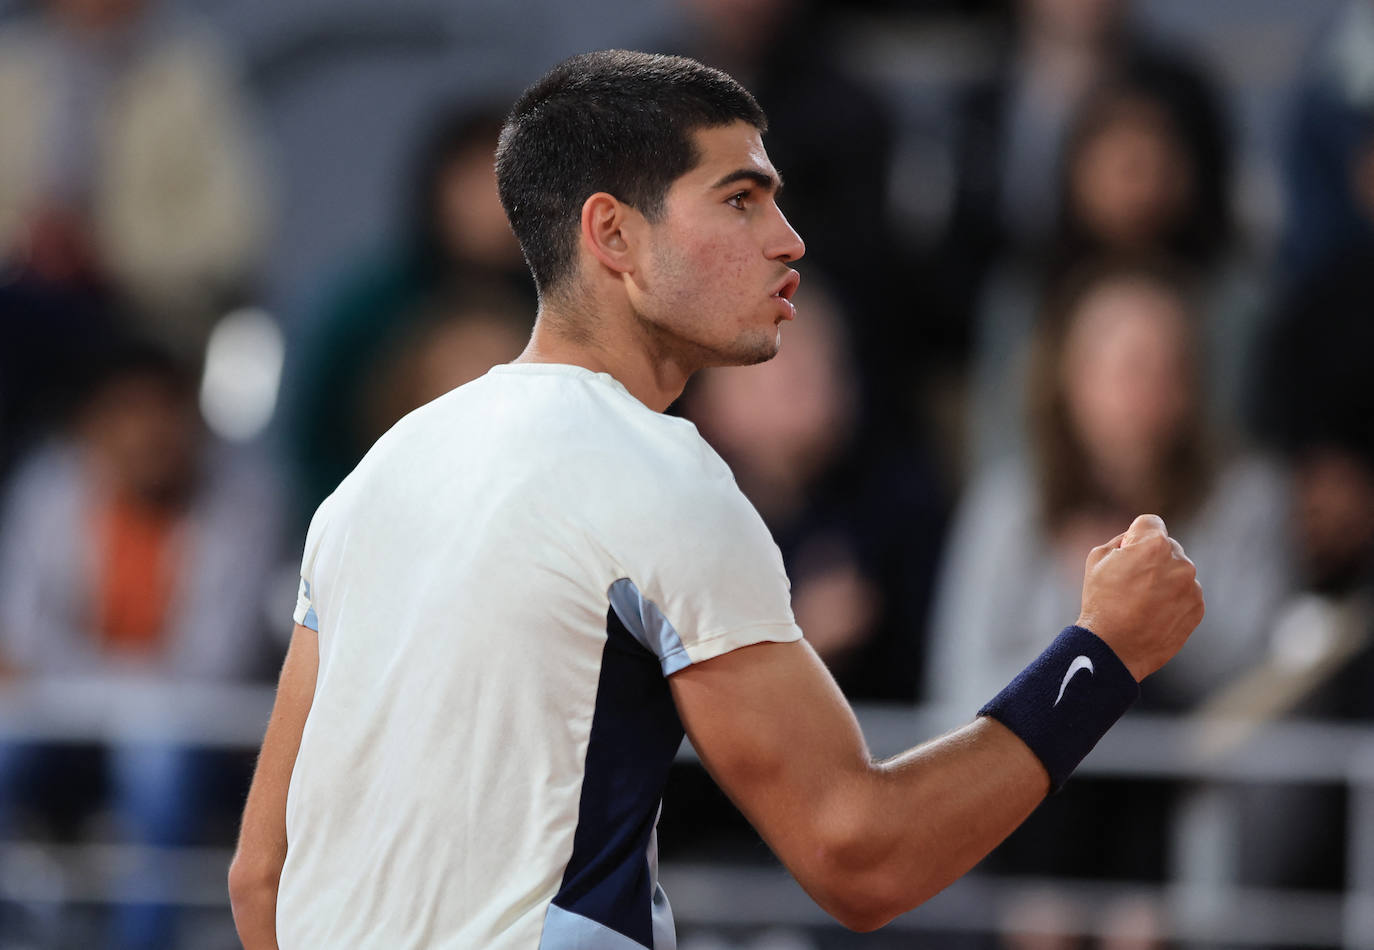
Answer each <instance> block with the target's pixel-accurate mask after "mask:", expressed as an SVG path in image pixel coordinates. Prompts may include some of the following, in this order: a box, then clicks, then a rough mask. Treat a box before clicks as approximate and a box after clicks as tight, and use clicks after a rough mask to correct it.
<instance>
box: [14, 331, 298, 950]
mask: <svg viewBox="0 0 1374 950" xmlns="http://www.w3.org/2000/svg"><path fill="white" fill-rule="evenodd" d="M280 529H281V525H280V505H279V504H278V502H277V497H276V490H275V478H274V475H273V473H271V472H267V471H264V470H261V469H260V468H258V467H257V466H255V465H253V464H251V463H249V462H248V461H246V460H245V459H243V458H240V457H238V456H236V455H235V454H234V453H232V452H231V451H230V450H228V449H226V448H224V447H222V446H218V445H216V444H213V443H211V442H210V441H209V440H208V437H207V436H206V434H205V432H204V431H203V428H202V426H201V423H200V420H199V416H198V414H197V410H196V402H195V388H194V383H193V377H191V376H189V375H188V374H187V372H186V371H185V370H184V369H183V368H182V366H181V365H180V364H179V363H178V362H177V361H176V360H175V359H174V358H173V357H171V356H170V355H168V354H167V353H166V352H165V351H164V350H162V349H161V348H159V347H156V346H153V345H148V344H142V343H128V344H124V345H121V346H118V347H116V348H114V349H113V350H112V351H110V352H109V353H107V354H106V358H105V361H104V363H103V365H101V366H100V367H99V368H98V369H97V370H96V371H95V373H94V378H93V380H92V381H91V383H90V385H89V388H88V390H87V394H86V397H85V398H84V399H83V400H82V402H81V404H80V408H79V410H78V412H77V414H76V417H75V419H74V421H73V424H72V425H71V427H70V429H69V430H67V431H65V432H63V433H61V434H59V435H58V436H57V437H55V438H54V439H52V440H51V441H50V442H49V443H47V444H45V445H43V446H41V447H39V448H38V449H36V450H35V451H34V452H33V453H32V454H31V455H30V456H29V457H28V458H27V459H25V460H24V461H23V462H21V464H20V465H19V466H18V467H17V469H16V472H15V474H14V477H13V480H12V483H11V484H10V485H9V487H8V491H7V493H6V497H5V503H4V507H3V520H2V521H0V662H3V665H4V668H5V670H6V673H7V676H8V678H10V679H11V680H12V681H17V682H23V683H30V684H35V685H38V684H41V683H42V682H44V681H45V680H48V679H50V678H63V677H93V678H96V679H98V680H114V681H123V682H128V683H130V684H153V685H156V684H171V683H185V682H204V683H214V682H224V681H226V680H234V679H238V678H241V677H244V676H247V675H249V674H252V673H256V672H257V671H258V670H259V668H260V666H261V665H262V661H263V659H264V653H265V649H264V647H265V643H264V641H263V639H262V637H261V634H262V623H261V617H262V616H263V610H262V605H263V597H264V590H265V589H266V588H267V585H268V582H269V577H270V574H271V570H272V567H273V566H274V565H275V563H276V556H277V554H278V553H279V548H280V540H281V539H280V536H279V535H280ZM169 714H170V713H169ZM88 758H89V756H84V757H83V755H81V754H78V755H75V756H74V753H73V751H72V749H71V748H70V747H52V746H45V745H42V744H41V743H37V742H29V743H22V744H15V745H5V746H3V747H0V827H3V829H4V833H5V834H7V835H11V834H13V831H14V827H15V822H16V821H17V820H18V818H19V815H20V813H21V812H22V813H24V814H31V815H32V814H37V815H40V816H42V817H45V818H46V819H48V820H49V821H50V822H51V821H59V822H60V821H64V820H70V819H71V817H72V816H71V814H69V813H68V814H61V813H59V814H54V813H53V812H54V810H55V809H56V810H58V811H61V810H63V809H64V808H65V809H72V810H75V811H76V812H78V813H79V812H82V811H85V810H88V809H91V808H93V807H97V808H98V807H100V806H101V805H102V804H104V805H105V806H107V807H108V808H109V810H110V811H111V812H112V813H113V816H114V818H115V819H116V822H117V824H118V830H119V833H120V834H121V836H122V837H123V838H124V839H125V840H129V841H132V842H135V843H139V844H145V845H165V846H172V845H184V844H188V843H193V842H194V841H195V839H196V837H197V833H198V831H199V830H200V825H201V823H202V822H203V821H204V818H205V804H204V799H205V797H206V793H207V787H208V786H207V782H209V781H210V780H211V779H212V778H214V777H216V776H222V775H223V774H224V773H223V772H222V771H221V770H220V769H221V766H222V763H220V762H219V760H216V759H215V758H214V757H212V756H209V755H207V754H206V753H202V752H199V751H197V750H195V749H192V748H188V747H183V746H181V745H176V744H167V743H166V742H163V741H151V740H146V739H143V740H140V739H135V738H133V737H130V738H129V739H128V740H127V741H119V742H115V743H114V744H112V745H110V746H108V747H107V748H105V749H103V750H101V752H100V755H99V761H100V763H101V764H100V767H99V773H98V774H99V775H101V776H103V785H104V786H106V787H107V788H108V800H107V801H105V802H103V803H102V802H100V801H92V800H90V795H89V794H83V793H88V792H90V791H92V789H90V788H82V787H74V786H73V779H72V776H73V774H74V773H73V772H72V769H73V768H74V767H75V768H78V769H80V770H84V771H83V772H77V773H75V774H78V775H80V774H89V772H90V767H89V765H87V764H85V761H86V759H88ZM74 759H75V760H76V765H75V766H74V764H73V763H74ZM100 784H102V783H97V785H96V787H97V788H98V787H99V785H100ZM45 813H46V814H45ZM122 885H126V886H128V887H129V888H130V894H131V896H130V898H129V900H130V901H131V903H126V904H124V905H122V906H121V908H120V910H119V911H118V913H117V916H116V921H115V933H114V935H113V937H114V939H113V942H114V945H115V946H117V947H120V948H135V947H137V948H155V947H156V948H165V947H167V946H169V945H171V940H172V933H173V928H174V926H175V917H174V915H173V914H172V913H171V912H170V911H168V910H167V909H166V908H165V907H162V906H159V905H150V904H146V903H134V901H146V900H147V899H148V897H147V894H146V892H144V893H143V894H142V896H133V895H138V894H139V893H140V891H141V890H142V889H143V888H146V887H153V888H159V889H161V888H165V887H166V885H167V882H166V881H162V880H151V879H149V878H148V877H146V876H145V875H144V874H142V873H138V874H132V875H130V877H129V879H128V880H127V881H124V882H122Z"/></svg>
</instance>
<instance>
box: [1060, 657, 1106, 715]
mask: <svg viewBox="0 0 1374 950" xmlns="http://www.w3.org/2000/svg"><path fill="white" fill-rule="evenodd" d="M1079 670H1087V671H1088V674H1089V675H1092V674H1093V673H1095V672H1097V671H1096V670H1094V669H1093V661H1092V660H1090V659H1088V658H1087V657H1086V656H1081V655H1080V656H1076V657H1074V658H1073V662H1072V663H1070V664H1069V671H1068V672H1067V673H1065V674H1064V682H1062V683H1060V684H1059V696H1058V697H1056V698H1055V701H1054V705H1056V706H1058V705H1059V700H1061V699H1063V698H1064V690H1066V689H1068V686H1069V680H1071V679H1073V674H1075V673H1077V672H1078V671H1079Z"/></svg>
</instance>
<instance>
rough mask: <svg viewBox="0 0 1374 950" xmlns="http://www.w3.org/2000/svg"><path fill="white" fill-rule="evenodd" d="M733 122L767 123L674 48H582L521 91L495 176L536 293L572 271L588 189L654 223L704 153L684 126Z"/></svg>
mask: <svg viewBox="0 0 1374 950" xmlns="http://www.w3.org/2000/svg"><path fill="white" fill-rule="evenodd" d="M735 121H743V122H747V123H749V124H750V125H752V126H754V127H755V128H757V129H758V130H759V131H760V132H763V131H766V130H767V127H768V120H767V119H766V118H765V116H764V114H763V110H762V109H760V108H759V104H758V103H757V102H755V101H754V97H753V96H751V95H750V94H749V92H748V91H747V90H746V89H745V88H744V87H743V86H741V85H740V84H739V83H737V82H735V80H733V79H731V78H730V77H729V76H727V75H726V74H725V73H723V72H721V71H720V70H718V69H712V68H711V67H709V66H703V65H702V64H701V63H698V62H696V61H695V60H692V59H687V58H685V57H681V56H662V55H653V54H649V53H635V52H630V51H627V50H602V51H601V52H597V53H584V54H582V55H580V56H574V57H572V58H571V59H567V60H564V61H563V62H561V63H559V64H558V65H557V66H555V67H554V68H553V69H552V70H550V71H549V73H548V74H547V75H545V76H544V78H542V79H540V80H539V81H538V82H536V83H535V84H534V85H532V86H530V87H529V88H528V89H526V90H525V92H524V93H523V94H521V96H520V98H519V99H518V100H517V101H516V103H515V106H514V108H512V109H511V113H510V115H509V117H507V119H506V124H505V127H504V128H503V129H502V130H501V142H500V145H499V147H498V148H497V150H496V179H497V184H498V187H499V188H500V192H501V204H502V205H503V206H504V207H505V209H506V217H507V218H509V219H510V223H511V228H512V229H513V230H514V231H515V236H516V238H517V239H518V240H519V241H520V247H521V249H522V250H523V251H524V253H525V260H526V261H527V262H528V263H529V265H530V270H531V271H532V272H533V274H534V282H535V286H536V287H538V289H539V293H540V295H541V296H543V295H544V294H545V293H547V292H548V291H549V290H550V289H552V288H553V287H555V286H556V285H557V284H558V283H559V282H560V281H562V280H563V279H564V278H565V277H566V276H567V275H568V274H569V272H570V271H571V270H572V266H573V261H574V259H575V257H576V248H577V222H578V220H579V218H580V216H581V213H582V205H583V203H584V202H585V201H586V200H587V198H588V197H589V196H591V195H593V194H595V193H597V192H599V191H604V192H607V193H608V194H612V195H614V196H615V197H616V198H618V199H620V200H621V201H623V202H625V203H626V204H628V205H630V206H631V207H633V208H635V209H636V210H638V211H639V212H640V213H641V214H643V215H644V216H645V217H646V218H648V219H649V220H650V221H653V220H655V219H656V218H657V216H658V215H659V214H660V213H661V212H662V210H663V199H664V196H665V195H666V194H667V192H668V188H669V186H670V185H671V184H672V183H673V182H674V181H675V180H676V179H678V178H680V177H681V176H682V175H684V174H686V173H687V172H689V171H691V170H692V169H693V168H694V167H695V166H696V164H697V162H698V161H700V158H701V156H700V155H699V154H698V152H697V148H696V146H695V145H694V143H693V141H692V133H693V132H695V131H697V130H699V129H703V128H716V127H719V126H723V125H729V124H730V123H731V122H735Z"/></svg>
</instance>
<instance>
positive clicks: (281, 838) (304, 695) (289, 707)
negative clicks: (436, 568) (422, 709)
mask: <svg viewBox="0 0 1374 950" xmlns="http://www.w3.org/2000/svg"><path fill="white" fill-rule="evenodd" d="M319 660H320V656H319V638H318V637H317V635H316V634H315V631H313V630H311V629H310V628H309V627H303V626H301V625H300V624H297V625H296V628H295V630H293V631H292V634H291V646H290V648H289V649H288V650H287V651H286V662H285V663H283V664H282V670H281V680H280V681H279V683H278V684H277V701H276V704H275V705H274V706H273V707H272V718H271V720H270V721H269V722H268V724H267V735H266V736H265V737H264V738H263V740H262V752H261V753H259V755H258V765H257V769H256V770H255V771H254V773H253V785H252V787H251V788H250V789H249V790H248V802H247V804H246V805H245V806H244V809H243V825H242V827H241V828H240V829H239V844H238V850H237V851H236V852H235V853H234V861H233V864H231V865H230V867H229V899H230V902H231V903H232V905H233V909H234V926H235V927H236V928H237V929H238V933H239V939H240V940H242V941H243V946H244V950H277V923H276V916H277V882H278V881H279V880H280V878H281V869H282V864H283V863H285V861H286V791H287V789H288V788H289V787H290V784H291V770H292V769H293V768H294V767H295V765H296V753H297V751H299V749H300V746H301V731H302V730H303V729H304V728H305V719H306V716H307V715H309V713H310V705H311V703H312V702H313V701H314V698H315V674H316V673H317V671H318V670H319Z"/></svg>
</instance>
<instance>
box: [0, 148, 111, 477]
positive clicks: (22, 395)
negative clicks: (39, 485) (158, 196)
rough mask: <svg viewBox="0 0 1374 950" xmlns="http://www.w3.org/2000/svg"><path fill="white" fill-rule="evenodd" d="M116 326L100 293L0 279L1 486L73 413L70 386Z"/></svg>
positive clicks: (106, 301) (107, 341)
mask: <svg viewBox="0 0 1374 950" xmlns="http://www.w3.org/2000/svg"><path fill="white" fill-rule="evenodd" d="M2 147H3V146H0V148H2ZM118 322H119V319H118V315H117V313H116V312H115V311H114V310H113V309H112V307H111V305H110V302H109V301H108V300H107V299H105V297H104V296H103V295H102V294H100V293H99V292H98V291H95V290H92V289H90V288H83V287H56V286H53V285H51V284H44V283H41V282H39V281H37V280H34V279H32V278H15V279H13V280H12V281H11V282H9V283H6V282H5V280H4V278H3V276H0V484H3V482H4V480H5V476H6V474H7V473H8V472H9V468H10V465H11V463H13V462H14V461H15V459H16V458H18V457H19V456H20V455H21V454H22V452H23V450H24V448H25V447H26V446H27V445H28V444H29V443H31V442H33V441H34V440H36V439H40V438H42V437H43V436H44V435H46V433H47V432H48V430H49V428H50V427H51V426H52V425H53V424H54V422H55V421H56V420H57V418H59V417H60V416H61V414H62V413H63V412H64V411H65V410H68V409H70V408H71V407H70V401H71V399H72V398H73V396H74V395H75V394H74V392H73V389H74V382H73V381H74V380H75V379H77V378H78V377H79V375H80V370H81V367H82V366H84V365H87V364H88V363H89V361H90V360H91V359H92V358H93V357H94V356H95V354H97V353H99V352H101V351H102V350H103V349H104V348H105V347H106V346H107V345H108V343H109V338H110V336H111V334H112V333H113V332H114V328H115V325H116V324H117V323H118Z"/></svg>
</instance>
